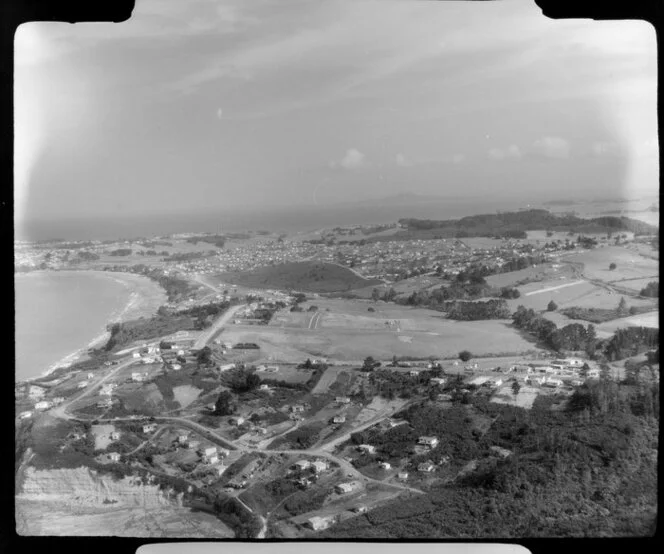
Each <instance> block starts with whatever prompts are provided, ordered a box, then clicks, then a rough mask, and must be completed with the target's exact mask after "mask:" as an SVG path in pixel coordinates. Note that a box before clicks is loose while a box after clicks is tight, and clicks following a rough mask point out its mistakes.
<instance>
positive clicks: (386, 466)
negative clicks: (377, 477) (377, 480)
mask: <svg viewBox="0 0 664 554" xmlns="http://www.w3.org/2000/svg"><path fill="white" fill-rule="evenodd" d="M378 465H379V466H380V469H385V470H387V469H391V468H392V466H391V465H390V464H389V463H388V462H379V464H378Z"/></svg>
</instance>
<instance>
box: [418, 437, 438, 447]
mask: <svg viewBox="0 0 664 554" xmlns="http://www.w3.org/2000/svg"><path fill="white" fill-rule="evenodd" d="M417 444H421V445H423V446H428V447H429V448H436V446H438V438H437V437H420V438H419V439H418V440H417Z"/></svg>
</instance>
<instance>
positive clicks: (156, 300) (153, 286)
mask: <svg viewBox="0 0 664 554" xmlns="http://www.w3.org/2000/svg"><path fill="white" fill-rule="evenodd" d="M72 271H76V272H80V271H84V272H86V273H92V274H96V275H99V276H102V277H104V278H108V279H112V280H114V281H115V282H116V283H121V284H122V285H123V286H125V287H126V288H132V287H134V288H135V290H132V291H131V292H130V294H129V298H128V299H127V302H126V303H125V305H124V306H122V307H121V308H119V309H116V310H114V311H113V312H112V313H111V315H110V317H109V319H108V321H107V322H106V324H105V325H104V328H103V329H101V330H100V331H99V333H98V334H97V335H95V336H94V337H93V338H92V339H91V340H90V341H88V342H87V344H85V345H84V346H82V347H80V348H78V349H77V350H75V351H73V352H70V353H69V354H67V355H66V356H64V357H63V358H61V359H59V360H58V361H57V362H54V363H52V364H51V365H50V366H49V367H48V368H47V369H46V370H45V371H43V372H42V373H40V374H39V375H35V376H34V377H28V378H25V379H20V380H19V379H16V384H20V383H30V382H32V381H37V380H40V379H43V378H45V377H48V376H49V375H51V374H52V373H54V372H55V371H57V370H59V369H66V368H69V367H71V366H72V365H73V364H74V363H76V362H80V361H83V360H85V359H86V357H87V352H88V350H90V349H91V348H99V347H100V346H102V345H103V344H105V343H106V342H107V341H108V339H109V337H110V332H109V331H107V330H106V327H107V326H108V325H111V324H113V323H117V322H121V321H128V320H131V319H140V318H142V317H146V318H148V317H152V316H153V315H154V314H155V313H156V312H157V310H158V309H159V306H161V305H163V304H164V303H165V302H166V300H167V298H166V291H165V290H164V289H163V288H162V287H161V286H160V285H159V284H157V283H156V282H155V281H152V280H151V279H149V278H148V277H145V276H143V275H136V274H132V273H120V272H110V271H101V270H92V269H90V270H88V269H79V270H72ZM37 272H38V273H52V272H53V271H49V270H38V271H36V272H34V273H37ZM57 272H58V273H59V272H60V271H57ZM31 273H33V272H31ZM14 275H15V276H16V275H20V274H17V273H15V274H14Z"/></svg>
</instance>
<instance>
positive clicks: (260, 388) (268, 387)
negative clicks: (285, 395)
mask: <svg viewBox="0 0 664 554" xmlns="http://www.w3.org/2000/svg"><path fill="white" fill-rule="evenodd" d="M258 390H270V385H265V384H263V385H261V386H260V387H258Z"/></svg>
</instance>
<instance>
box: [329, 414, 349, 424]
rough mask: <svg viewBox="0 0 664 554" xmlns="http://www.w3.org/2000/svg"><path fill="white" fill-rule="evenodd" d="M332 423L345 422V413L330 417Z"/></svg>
mask: <svg viewBox="0 0 664 554" xmlns="http://www.w3.org/2000/svg"><path fill="white" fill-rule="evenodd" d="M332 423H346V416H345V415H338V416H334V418H333V419H332Z"/></svg>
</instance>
